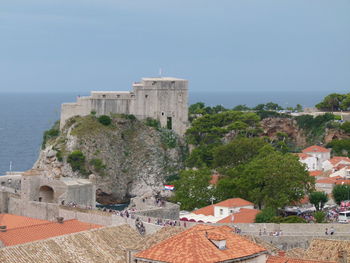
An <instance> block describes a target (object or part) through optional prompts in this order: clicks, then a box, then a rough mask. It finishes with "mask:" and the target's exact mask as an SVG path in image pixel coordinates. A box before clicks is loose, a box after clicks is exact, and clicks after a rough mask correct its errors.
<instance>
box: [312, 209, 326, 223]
mask: <svg viewBox="0 0 350 263" xmlns="http://www.w3.org/2000/svg"><path fill="white" fill-rule="evenodd" d="M314 217H315V219H316V223H324V222H325V219H326V214H325V213H324V212H323V211H317V212H315V214H314Z"/></svg>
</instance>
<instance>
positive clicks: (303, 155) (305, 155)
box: [297, 153, 311, 160]
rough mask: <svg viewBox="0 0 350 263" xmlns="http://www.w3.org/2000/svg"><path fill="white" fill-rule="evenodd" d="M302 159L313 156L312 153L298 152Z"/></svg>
mask: <svg viewBox="0 0 350 263" xmlns="http://www.w3.org/2000/svg"><path fill="white" fill-rule="evenodd" d="M297 155H298V156H299V158H300V159H302V160H305V159H306V158H309V157H311V155H308V154H307V153H297Z"/></svg>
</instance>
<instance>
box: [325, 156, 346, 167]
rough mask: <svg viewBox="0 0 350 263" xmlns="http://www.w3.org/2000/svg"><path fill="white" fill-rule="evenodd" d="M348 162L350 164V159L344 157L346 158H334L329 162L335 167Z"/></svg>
mask: <svg viewBox="0 0 350 263" xmlns="http://www.w3.org/2000/svg"><path fill="white" fill-rule="evenodd" d="M341 161H343V162H347V163H349V164H350V158H348V157H344V156H333V157H332V158H331V159H330V160H329V162H330V163H331V164H332V165H333V166H334V165H337V164H338V163H339V162H341Z"/></svg>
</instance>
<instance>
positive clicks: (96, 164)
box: [90, 159, 106, 172]
mask: <svg viewBox="0 0 350 263" xmlns="http://www.w3.org/2000/svg"><path fill="white" fill-rule="evenodd" d="M90 164H91V165H92V166H94V169H95V171H96V172H101V171H102V170H103V169H105V168H106V165H105V164H103V161H102V160H101V159H92V160H91V161H90Z"/></svg>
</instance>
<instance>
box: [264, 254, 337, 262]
mask: <svg viewBox="0 0 350 263" xmlns="http://www.w3.org/2000/svg"><path fill="white" fill-rule="evenodd" d="M266 263H335V262H333V261H322V260H311V259H300V258H289V257H279V256H269V257H268V258H267V261H266Z"/></svg>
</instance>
